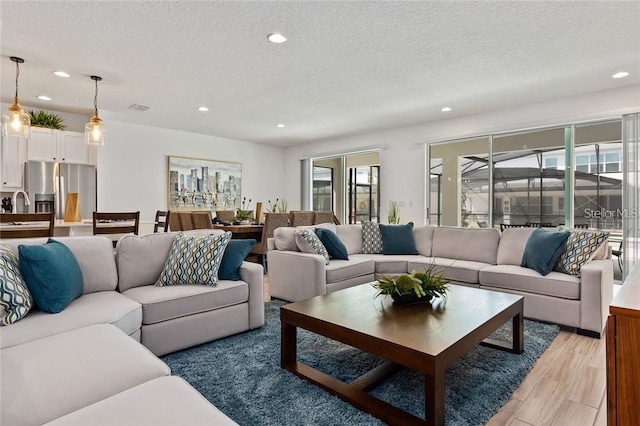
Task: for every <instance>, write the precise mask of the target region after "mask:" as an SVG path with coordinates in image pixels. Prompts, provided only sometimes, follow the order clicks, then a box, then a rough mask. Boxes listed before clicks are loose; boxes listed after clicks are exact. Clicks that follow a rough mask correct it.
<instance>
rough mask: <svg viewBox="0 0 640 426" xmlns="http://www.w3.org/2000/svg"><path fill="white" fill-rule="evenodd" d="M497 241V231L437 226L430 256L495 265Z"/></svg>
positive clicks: (498, 238) (498, 237) (498, 239)
mask: <svg viewBox="0 0 640 426" xmlns="http://www.w3.org/2000/svg"><path fill="white" fill-rule="evenodd" d="M499 241H500V231H498V230H497V229H486V228H457V227H450V226H438V227H437V228H436V229H435V230H434V231H433V246H432V248H431V256H433V257H442V258H446V259H458V260H469V261H473V262H484V263H489V264H492V265H495V264H496V256H497V251H498V242H499ZM520 260H522V259H520ZM518 264H520V263H519V261H518Z"/></svg>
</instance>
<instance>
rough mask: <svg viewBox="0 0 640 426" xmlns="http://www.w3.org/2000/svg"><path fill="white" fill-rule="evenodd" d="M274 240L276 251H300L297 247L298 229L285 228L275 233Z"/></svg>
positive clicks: (278, 229) (276, 230)
mask: <svg viewBox="0 0 640 426" xmlns="http://www.w3.org/2000/svg"><path fill="white" fill-rule="evenodd" d="M273 240H274V242H275V245H276V250H282V251H299V250H298V246H297V245H296V228H292V227H291V226H283V227H280V228H276V229H275V230H274V231H273Z"/></svg>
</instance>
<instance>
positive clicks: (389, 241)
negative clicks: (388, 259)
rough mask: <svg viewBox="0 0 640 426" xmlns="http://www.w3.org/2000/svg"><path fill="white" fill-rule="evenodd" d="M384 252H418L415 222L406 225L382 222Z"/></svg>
mask: <svg viewBox="0 0 640 426" xmlns="http://www.w3.org/2000/svg"><path fill="white" fill-rule="evenodd" d="M379 227H380V234H381V235H382V253H383V254H418V250H416V244H415V242H414V241H413V222H409V223H407V224H404V225H384V224H380V225H379Z"/></svg>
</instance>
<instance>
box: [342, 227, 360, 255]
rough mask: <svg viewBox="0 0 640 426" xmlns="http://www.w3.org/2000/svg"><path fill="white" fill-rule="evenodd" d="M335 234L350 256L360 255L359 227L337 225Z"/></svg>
mask: <svg viewBox="0 0 640 426" xmlns="http://www.w3.org/2000/svg"><path fill="white" fill-rule="evenodd" d="M336 234H337V235H338V237H340V239H341V240H342V242H343V243H344V246H345V247H346V248H347V252H349V254H350V255H351V254H358V253H362V226H361V225H359V224H352V225H338V226H336Z"/></svg>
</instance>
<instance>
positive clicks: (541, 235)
mask: <svg viewBox="0 0 640 426" xmlns="http://www.w3.org/2000/svg"><path fill="white" fill-rule="evenodd" d="M567 238H569V233H568V232H550V231H545V230H544V229H542V228H536V229H535V230H534V231H533V232H532V233H531V235H529V238H528V239H527V244H526V245H525V248H524V255H523V256H522V263H521V264H520V266H524V267H525V268H529V269H533V270H534V271H537V272H538V273H540V274H541V275H547V274H548V273H549V272H551V270H552V269H553V267H554V266H555V264H556V262H557V261H558V258H559V257H560V255H561V254H562V252H563V251H564V247H565V245H566V243H567Z"/></svg>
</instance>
